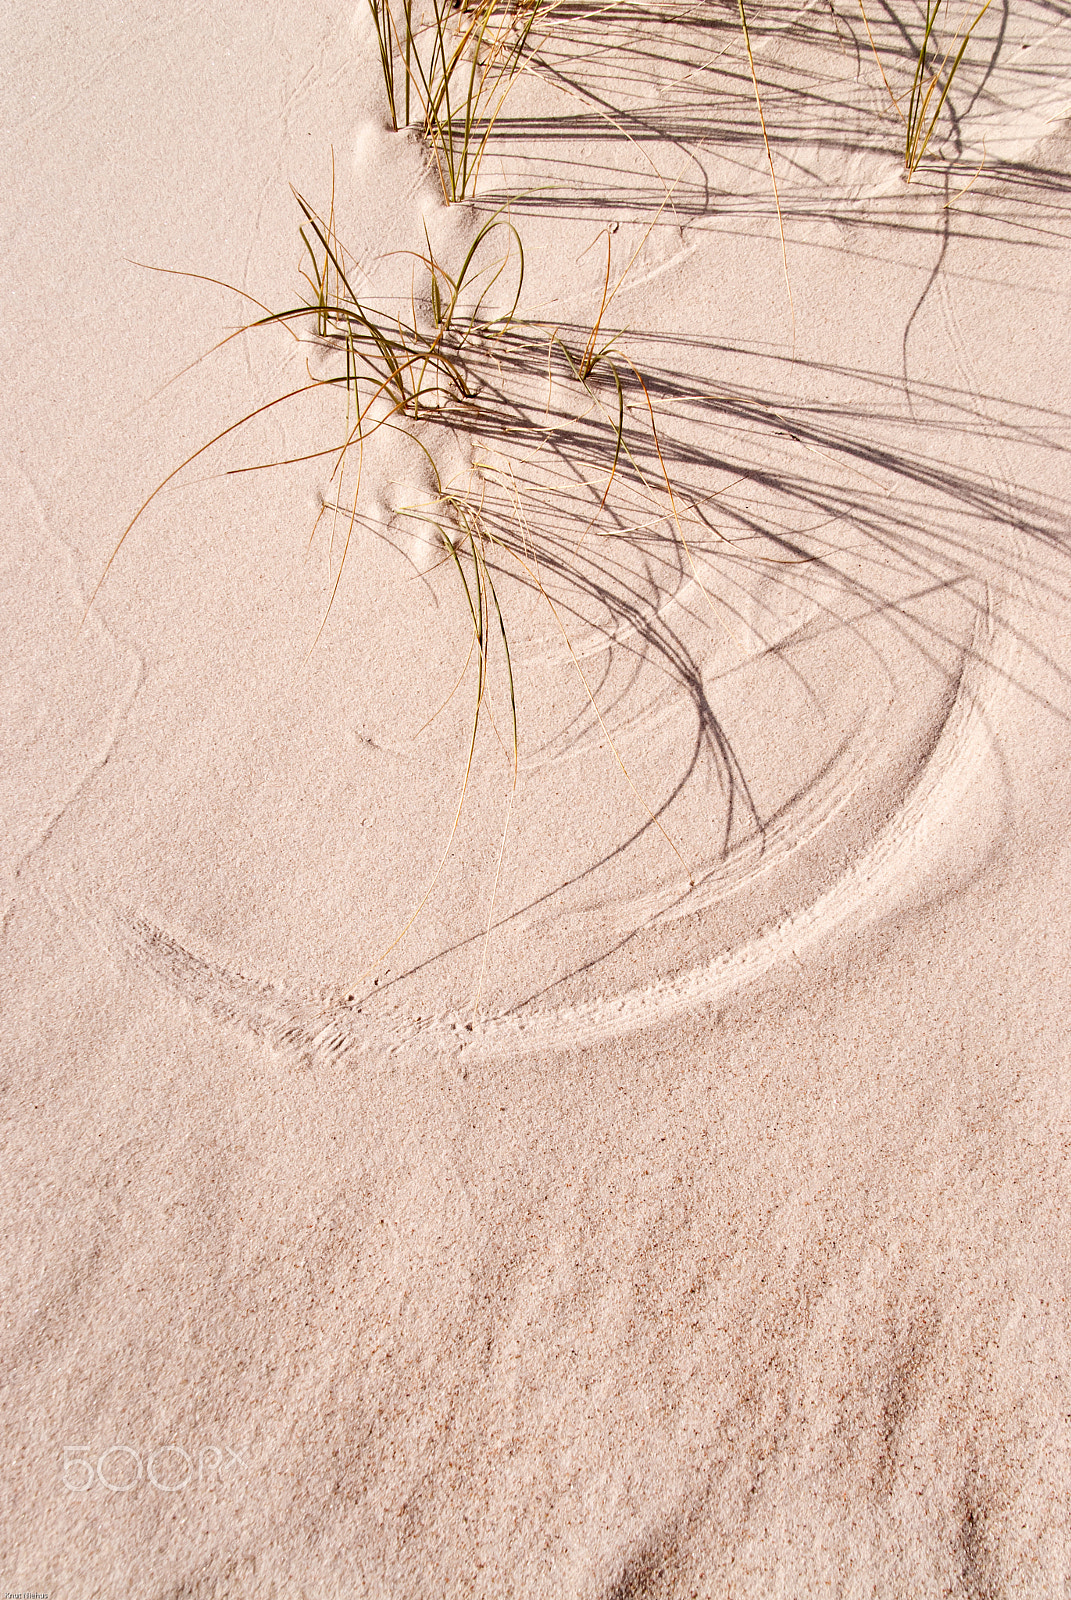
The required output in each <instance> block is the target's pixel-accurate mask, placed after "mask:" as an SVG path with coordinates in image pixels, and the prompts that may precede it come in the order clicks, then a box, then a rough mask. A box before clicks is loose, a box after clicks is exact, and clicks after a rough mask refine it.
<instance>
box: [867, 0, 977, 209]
mask: <svg viewBox="0 0 1071 1600" xmlns="http://www.w3.org/2000/svg"><path fill="white" fill-rule="evenodd" d="M991 4H992V0H985V4H984V5H983V6H982V7H981V9H980V10H979V11H978V12H977V13H976V14H975V15H974V17H973V18H972V19H971V20H970V21H967V22H965V23H964V25H963V26H962V27H961V28H960V30H959V31H958V32H957V33H956V34H955V35H954V36H953V38H952V41H951V43H950V44H948V45H947V46H945V48H944V50H943V52H942V50H941V47H940V45H939V43H938V39H937V33H938V25H939V23H941V22H943V21H944V20H945V17H946V16H947V14H948V12H947V5H946V4H945V0H926V11H925V15H924V17H923V26H922V40H921V42H920V44H919V48H918V54H917V56H916V58H915V69H914V73H913V76H912V79H911V89H910V91H909V92H908V94H907V109H906V111H905V109H904V107H903V104H902V101H903V98H904V97H903V95H900V96H898V95H896V94H895V93H894V91H893V88H892V85H891V84H890V83H889V79H888V76H887V74H886V72H885V68H884V66H883V65H882V61H881V57H880V56H879V54H878V48H877V45H876V44H875V42H874V35H873V33H872V32H871V29H870V20H869V18H868V17H867V14H866V9H865V7H864V5H863V0H859V9H860V11H861V12H862V16H863V23H864V26H865V27H866V31H867V37H868V39H869V40H870V48H871V50H872V51H873V52H874V59H875V61H876V62H877V63H878V69H879V71H880V72H881V76H882V81H883V82H884V84H885V88H886V90H887V91H888V94H889V99H890V100H891V101H892V104H893V109H894V110H895V112H896V114H897V116H898V117H899V118H900V121H901V122H902V123H903V125H904V175H905V177H906V178H907V181H908V182H909V183H910V181H911V179H912V178H913V177H914V176H915V173H916V172H917V171H918V169H919V167H920V166H921V164H922V160H923V157H924V156H925V155H926V152H927V150H928V149H929V147H930V143H931V141H932V140H933V136H934V134H935V133H936V131H937V126H938V124H939V122H940V120H941V113H942V111H943V110H944V108H945V101H946V100H947V99H948V95H949V91H950V89H951V88H952V82H953V79H954V78H955V76H956V73H957V72H958V71H959V67H960V63H961V62H962V60H963V57H964V55H965V54H966V51H967V46H968V45H969V44H970V42H971V38H972V37H973V35H974V31H975V29H976V28H977V27H978V24H979V23H980V22H981V20H982V18H983V17H984V16H985V14H986V12H987V11H988V10H989V7H990V5H991ZM942 9H943V14H942ZM935 62H936V65H935V64H934V63H935Z"/></svg>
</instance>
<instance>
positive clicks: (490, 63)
mask: <svg viewBox="0 0 1071 1600" xmlns="http://www.w3.org/2000/svg"><path fill="white" fill-rule="evenodd" d="M368 5H369V8H370V10H371V13H372V22H373V25H374V27H375V32H376V40H377V42H378V45H379V60H380V66H381V69H382V73H383V86H384V89H385V91H386V97H387V109H388V111H389V114H390V119H391V123H392V125H393V127H394V128H395V129H398V128H402V127H406V126H412V125H414V124H415V125H416V126H417V127H418V128H419V129H420V132H421V135H422V137H423V138H424V139H425V141H426V142H427V145H428V148H429V150H430V151H431V155H432V159H433V161H434V163H435V168H436V171H437V172H438V175H439V181H440V183H441V184H442V190H443V196H444V198H445V199H446V200H447V202H448V203H451V202H455V201H459V200H464V199H466V198H468V197H469V196H471V194H472V193H473V190H474V189H475V186H476V180H477V177H478V175H479V170H480V164H481V162H482V160H483V156H484V152H485V150H486V149H487V142H488V140H489V138H490V136H491V131H492V129H493V127H494V124H495V120H496V118H497V116H498V114H499V111H500V110H501V108H502V104H503V102H504V100H505V98H506V95H507V93H508V92H509V88H510V85H511V84H512V83H513V80H514V78H515V77H516V76H517V73H518V72H519V71H520V68H521V64H522V59H523V54H524V50H525V46H526V45H527V43H528V39H529V35H530V33H531V31H532V28H533V26H534V24H535V21H536V18H537V17H538V16H539V15H540V13H541V12H543V11H545V10H546V9H547V0H513V3H510V0H467V3H462V4H460V5H458V4H455V3H454V0H368Z"/></svg>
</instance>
